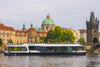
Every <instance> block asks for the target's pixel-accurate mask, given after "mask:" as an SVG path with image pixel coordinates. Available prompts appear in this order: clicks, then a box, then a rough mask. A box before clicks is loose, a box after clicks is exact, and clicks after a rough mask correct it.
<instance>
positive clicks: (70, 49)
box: [4, 44, 86, 56]
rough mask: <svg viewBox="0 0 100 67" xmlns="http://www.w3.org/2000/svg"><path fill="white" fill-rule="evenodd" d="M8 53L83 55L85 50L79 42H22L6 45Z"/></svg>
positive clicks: (6, 54) (5, 53) (6, 52)
mask: <svg viewBox="0 0 100 67" xmlns="http://www.w3.org/2000/svg"><path fill="white" fill-rule="evenodd" d="M6 46H7V47H8V50H7V51H5V52H4V55H5V56H8V55H85V54H86V50H85V49H84V47H83V46H82V45H79V44H22V45H6Z"/></svg>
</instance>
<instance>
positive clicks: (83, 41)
mask: <svg viewBox="0 0 100 67" xmlns="http://www.w3.org/2000/svg"><path fill="white" fill-rule="evenodd" d="M78 43H79V44H82V45H86V44H87V43H86V41H85V39H84V38H80V39H79V40H78Z"/></svg>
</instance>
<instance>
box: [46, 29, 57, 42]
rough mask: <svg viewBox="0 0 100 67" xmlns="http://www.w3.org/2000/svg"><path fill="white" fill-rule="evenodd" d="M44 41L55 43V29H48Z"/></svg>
mask: <svg viewBox="0 0 100 67" xmlns="http://www.w3.org/2000/svg"><path fill="white" fill-rule="evenodd" d="M45 42H52V43H55V30H50V31H49V32H48V34H47V37H46V39H45Z"/></svg>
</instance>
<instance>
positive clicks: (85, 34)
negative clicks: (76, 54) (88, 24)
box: [79, 29, 87, 41]
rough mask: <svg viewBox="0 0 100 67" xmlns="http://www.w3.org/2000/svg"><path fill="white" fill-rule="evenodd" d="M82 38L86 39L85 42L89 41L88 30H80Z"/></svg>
mask: <svg viewBox="0 0 100 67" xmlns="http://www.w3.org/2000/svg"><path fill="white" fill-rule="evenodd" d="M79 31H80V38H84V40H85V41H87V33H86V29H80V30H79Z"/></svg>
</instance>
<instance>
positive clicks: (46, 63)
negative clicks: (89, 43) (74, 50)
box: [0, 54, 100, 67]
mask: <svg viewBox="0 0 100 67" xmlns="http://www.w3.org/2000/svg"><path fill="white" fill-rule="evenodd" d="M0 67H100V54H89V55H86V56H4V55H3V54H0Z"/></svg>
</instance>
